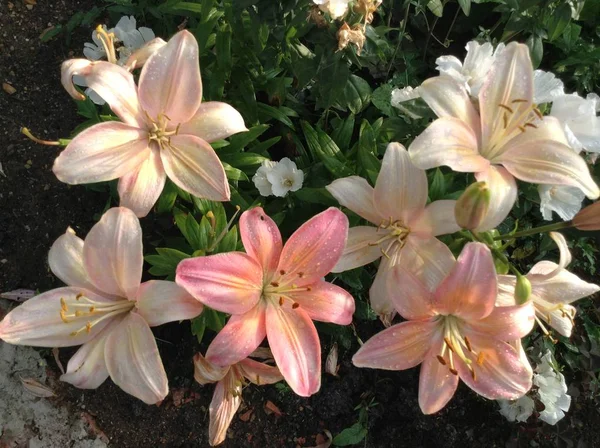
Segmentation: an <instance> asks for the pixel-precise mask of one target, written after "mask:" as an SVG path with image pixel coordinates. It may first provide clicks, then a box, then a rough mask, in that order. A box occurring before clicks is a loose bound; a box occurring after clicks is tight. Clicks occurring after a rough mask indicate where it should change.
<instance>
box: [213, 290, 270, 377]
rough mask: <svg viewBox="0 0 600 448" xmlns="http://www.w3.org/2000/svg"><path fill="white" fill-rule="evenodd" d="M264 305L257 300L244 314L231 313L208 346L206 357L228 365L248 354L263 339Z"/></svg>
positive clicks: (221, 364) (217, 363) (264, 329)
mask: <svg viewBox="0 0 600 448" xmlns="http://www.w3.org/2000/svg"><path fill="white" fill-rule="evenodd" d="M266 335H267V329H266V327H265V305H264V303H263V302H262V301H260V302H258V303H257V304H256V306H255V307H254V308H252V309H251V310H250V311H248V312H247V313H244V314H237V315H233V316H231V317H230V318H229V321H228V322H227V324H226V325H225V326H224V327H223V328H222V329H221V331H219V333H218V334H217V336H216V337H215V338H214V339H213V341H212V342H211V343H210V345H209V346H208V350H207V351H206V359H207V360H208V361H209V362H211V363H213V364H215V365H217V366H230V365H233V364H235V363H237V362H240V361H241V360H242V359H245V358H247V357H248V355H250V354H251V353H252V352H253V351H254V350H256V347H258V346H259V345H260V343H261V342H262V341H263V340H264V339H265V336H266Z"/></svg>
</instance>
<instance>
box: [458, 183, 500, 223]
mask: <svg viewBox="0 0 600 448" xmlns="http://www.w3.org/2000/svg"><path fill="white" fill-rule="evenodd" d="M490 199H491V193H490V189H489V188H488V186H487V184H486V183H485V182H476V183H474V184H471V185H469V187H468V188H467V189H466V190H465V192H464V193H463V194H462V195H461V196H460V198H458V201H456V205H455V206H454V217H455V218H456V223H457V224H458V225H459V226H461V227H462V228H463V229H467V230H473V229H475V228H477V227H478V226H479V225H480V224H481V223H482V222H483V220H484V218H485V216H486V215H487V212H488V209H489V207H490Z"/></svg>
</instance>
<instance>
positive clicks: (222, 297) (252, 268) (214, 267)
mask: <svg viewBox="0 0 600 448" xmlns="http://www.w3.org/2000/svg"><path fill="white" fill-rule="evenodd" d="M175 281H176V282H177V284H178V285H179V286H183V287H184V288H185V289H186V290H187V291H188V292H189V293H190V294H191V295H192V296H194V297H195V298H196V299H197V300H199V301H201V302H202V303H204V304H205V305H207V306H209V307H211V308H213V309H215V310H217V311H222V312H224V313H229V314H244V313H247V312H248V311H250V310H251V309H252V308H253V307H254V306H255V305H256V304H257V303H258V301H259V300H260V296H261V291H262V281H263V275H262V268H261V266H260V265H259V264H258V263H257V262H256V260H254V258H252V257H250V256H249V255H246V254H244V253H242V252H228V253H224V254H217V255H210V256H208V257H196V258H188V259H185V260H182V261H181V262H180V263H179V264H178V265H177V275H176V279H175Z"/></svg>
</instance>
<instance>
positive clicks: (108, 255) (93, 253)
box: [83, 207, 144, 299]
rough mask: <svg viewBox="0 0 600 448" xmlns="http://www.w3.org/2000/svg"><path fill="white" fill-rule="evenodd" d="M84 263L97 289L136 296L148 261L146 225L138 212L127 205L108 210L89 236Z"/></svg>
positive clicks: (86, 242)
mask: <svg viewBox="0 0 600 448" xmlns="http://www.w3.org/2000/svg"><path fill="white" fill-rule="evenodd" d="M83 262H84V264H85V268H86V271H87V273H88V275H89V277H90V280H91V281H92V283H93V284H94V285H95V286H96V288H98V289H100V290H102V291H106V292H107V293H109V294H113V295H115V296H120V297H127V298H129V299H133V298H134V297H135V294H136V292H137V290H138V288H139V286H140V280H141V278H142V268H143V264H144V255H143V249H142V228H141V226H140V221H139V220H138V218H137V217H136V216H135V214H134V213H133V212H132V211H131V210H129V209H128V208H124V207H113V208H111V209H109V210H108V211H107V212H106V213H104V215H102V218H100V221H98V222H97V223H96V224H95V225H94V227H92V229H91V230H90V231H89V233H88V234H87V237H86V238H85V243H84V245H83Z"/></svg>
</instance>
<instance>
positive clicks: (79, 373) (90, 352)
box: [60, 317, 123, 389]
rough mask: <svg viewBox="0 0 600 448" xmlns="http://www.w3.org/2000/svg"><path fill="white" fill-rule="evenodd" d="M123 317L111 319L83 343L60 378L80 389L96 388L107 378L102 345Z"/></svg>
mask: <svg viewBox="0 0 600 448" xmlns="http://www.w3.org/2000/svg"><path fill="white" fill-rule="evenodd" d="M122 320H123V319H122V318H121V317H118V318H117V319H113V320H112V321H111V322H110V323H109V324H108V325H107V326H106V327H104V328H103V329H102V331H101V332H100V333H98V334H97V336H96V337H95V338H94V339H92V340H90V341H88V342H86V343H85V344H83V345H82V346H81V347H80V348H79V350H77V352H76V353H75V354H74V355H73V356H72V357H71V359H69V363H68V364H67V372H66V373H65V374H63V375H61V377H60V380H61V381H64V382H66V383H70V384H72V385H73V386H75V387H78V388H80V389H96V388H97V387H99V386H100V385H101V384H102V383H104V381H106V379H107V378H108V369H107V368H106V361H105V359H104V345H105V344H106V339H107V337H108V335H109V334H110V332H111V331H112V330H113V329H114V328H116V326H117V325H119V324H120V323H121V321H122Z"/></svg>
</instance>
